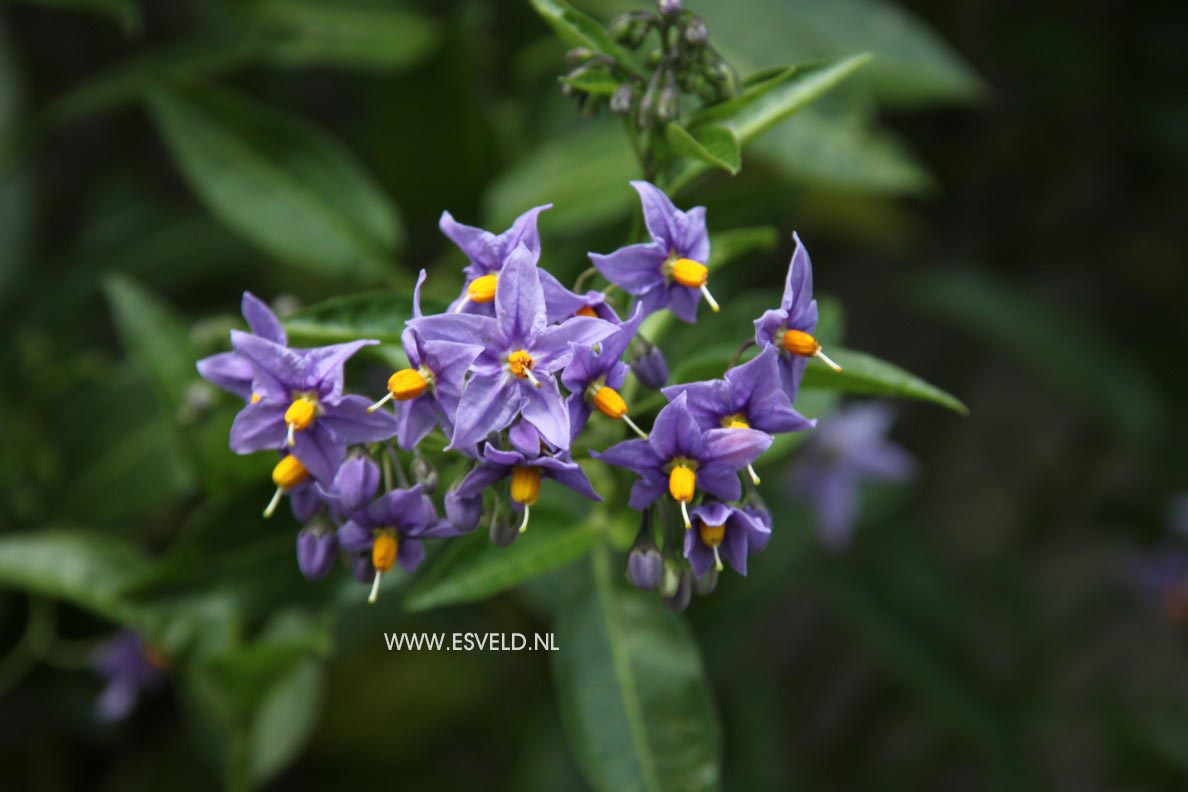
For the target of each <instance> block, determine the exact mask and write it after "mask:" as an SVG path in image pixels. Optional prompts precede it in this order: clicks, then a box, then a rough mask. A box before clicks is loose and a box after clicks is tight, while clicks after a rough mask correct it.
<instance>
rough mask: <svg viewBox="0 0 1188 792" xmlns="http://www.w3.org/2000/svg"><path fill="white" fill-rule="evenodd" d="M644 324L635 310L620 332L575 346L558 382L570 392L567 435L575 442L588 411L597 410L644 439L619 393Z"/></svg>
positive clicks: (637, 309)
mask: <svg viewBox="0 0 1188 792" xmlns="http://www.w3.org/2000/svg"><path fill="white" fill-rule="evenodd" d="M643 320H644V315H643V309H642V308H641V307H640V306H638V305H637V306H636V307H635V313H634V314H632V316H631V318H630V319H628V320H627V321H626V322H623V323H622V324H621V325H619V329H618V330H617V331H616V332H615V333H613V334H612V335H610V336H609V337H607V338H606V340H604V341H602V342H601V343H598V344H582V345H577V344H575V345H574V347H573V359H572V360H570V362H569V365H567V366H566V367H565V370H564V371H563V372H562V373H561V382H562V383H563V384H564V385H565V387H566V388H568V389H569V398H568V399H566V406H567V407H568V409H569V427H570V429H569V434H570V437H572V438H576V437H577V436H578V434H579V433H581V431H582V429H583V428H585V426H586V422H587V421H588V420H590V411H591V409H593V408H594V407H597V408H598V410H599V412H601V413H602V414H603V415H605V416H606V417H608V418H612V419H615V420H620V419H621V420H623V421H625V422H626V423H627V425H628V426H630V427H631V428H632V429H633V430H634V431H635V432H636V434H638V435H639V436H640V437H642V438H645V439H646V438H647V434H646V433H645V432H644V431H643V430H642V429H640V428H639V427H638V426H636V425H635V423H634V422H633V421H632V420H631V419H630V418H628V417H627V404H626V402H624V401H623V398H622V396H620V395H619V390H620V389H621V388H622V387H623V383H624V382H626V380H627V372H629V371H630V370H631V369H630V367H628V365H627V364H626V363H624V362H623V361H622V357H623V353H624V352H626V351H627V347H628V346H630V344H631V340H632V339H633V338H635V334H636V333H637V332H638V331H639V325H640V323H641V322H643Z"/></svg>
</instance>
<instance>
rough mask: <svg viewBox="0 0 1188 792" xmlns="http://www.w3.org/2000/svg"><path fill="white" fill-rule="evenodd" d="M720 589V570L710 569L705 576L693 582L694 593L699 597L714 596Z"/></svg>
mask: <svg viewBox="0 0 1188 792" xmlns="http://www.w3.org/2000/svg"><path fill="white" fill-rule="evenodd" d="M717 587H718V568H717V567H714V566H712V567H710V568H709V569H707V570H706V572H705V574H704V575H702V576H701V577H699V578H696V579H695V580H694V581H693V593H694V594H696V595H697V596H699V597H704V596H705V595H707V594H712V593H713V592H714V589H716V588H717Z"/></svg>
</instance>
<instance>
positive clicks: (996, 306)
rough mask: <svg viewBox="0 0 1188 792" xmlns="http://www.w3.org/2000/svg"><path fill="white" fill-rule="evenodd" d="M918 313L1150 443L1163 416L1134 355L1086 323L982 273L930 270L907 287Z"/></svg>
mask: <svg viewBox="0 0 1188 792" xmlns="http://www.w3.org/2000/svg"><path fill="white" fill-rule="evenodd" d="M911 294H912V296H913V298H914V301H915V303H916V304H917V305H918V306H919V307H920V308H921V309H923V310H924V311H926V312H927V313H929V314H931V315H932V316H935V317H937V318H939V319H941V320H943V321H946V322H948V323H950V324H951V325H953V326H954V327H958V328H961V329H963V330H965V331H966V332H967V333H969V334H970V335H972V336H973V337H975V338H977V339H978V340H980V341H982V342H983V343H985V344H987V345H989V346H991V347H992V348H994V349H997V350H999V351H1001V352H1002V353H1003V354H1005V355H1006V356H1007V357H1008V358H1010V359H1011V360H1014V361H1017V362H1018V363H1019V364H1020V365H1021V366H1023V367H1025V368H1026V369H1027V370H1028V371H1030V372H1031V374H1032V376H1034V377H1035V378H1036V380H1038V381H1039V382H1043V383H1045V384H1047V385H1048V386H1049V387H1052V388H1054V389H1055V390H1057V391H1059V392H1060V393H1061V394H1062V395H1063V396H1064V397H1066V398H1068V399H1069V400H1070V401H1071V402H1072V403H1074V404H1079V405H1081V408H1082V409H1083V410H1085V411H1086V412H1088V413H1090V414H1093V415H1097V416H1099V417H1100V418H1101V419H1102V421H1103V423H1104V425H1106V426H1109V427H1112V428H1115V429H1117V430H1119V431H1120V432H1121V433H1123V434H1125V435H1129V436H1131V437H1134V438H1136V439H1138V440H1141V441H1147V440H1150V439H1152V438H1153V437H1154V436H1155V434H1156V432H1157V430H1158V427H1159V425H1160V421H1161V417H1162V415H1163V412H1164V407H1163V404H1162V402H1161V400H1160V396H1159V393H1158V391H1157V390H1156V389H1155V386H1154V384H1153V383H1152V381H1151V378H1150V376H1149V375H1148V374H1147V372H1146V371H1144V370H1143V369H1142V368H1141V366H1139V365H1138V364H1137V363H1136V361H1135V359H1134V357H1133V355H1131V354H1130V352H1129V351H1128V350H1127V349H1126V348H1125V347H1124V346H1123V345H1122V344H1120V343H1119V336H1117V335H1107V334H1105V333H1103V332H1102V331H1101V330H1100V329H1099V327H1098V326H1095V325H1094V324H1093V323H1091V322H1090V321H1089V320H1088V319H1086V318H1085V317H1082V316H1078V315H1076V314H1074V313H1072V312H1070V311H1069V310H1067V309H1066V308H1064V307H1062V306H1061V305H1059V304H1056V303H1052V302H1050V301H1048V300H1044V299H1041V298H1040V297H1038V296H1036V295H1034V294H1031V293H1028V292H1027V291H1026V290H1024V289H1021V288H1019V287H1017V286H1014V285H1012V284H1010V283H1008V282H1005V281H1002V280H999V279H996V278H994V277H993V276H990V275H988V274H981V273H976V272H949V273H935V274H932V275H927V276H924V277H923V278H918V279H916V280H914V281H913V282H912V292H911Z"/></svg>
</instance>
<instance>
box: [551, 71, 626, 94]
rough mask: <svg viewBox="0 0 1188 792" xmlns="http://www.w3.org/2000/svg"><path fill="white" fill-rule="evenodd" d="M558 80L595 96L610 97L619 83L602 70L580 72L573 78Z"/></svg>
mask: <svg viewBox="0 0 1188 792" xmlns="http://www.w3.org/2000/svg"><path fill="white" fill-rule="evenodd" d="M558 80H560V82H562V83H563V84H565V85H570V86H572V87H574V88H576V89H578V90H579V91H583V92H584V93H588V94H594V95H595V96H610V95H611V94H613V93H614V92H615V90H616V89H617V88H618V87H619V81H618V80H617V79H615V77H614V76H613V75H611V74H609V73H607V72H605V71H602V70H597V71H587V72H582V73H581V74H577V75H574V76H573V77H559V78H558Z"/></svg>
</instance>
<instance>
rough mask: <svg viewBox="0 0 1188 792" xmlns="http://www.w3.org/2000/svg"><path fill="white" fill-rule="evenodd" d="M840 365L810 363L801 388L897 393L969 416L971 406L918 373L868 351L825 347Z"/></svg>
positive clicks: (877, 394) (893, 394) (900, 395)
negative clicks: (926, 380) (912, 372)
mask: <svg viewBox="0 0 1188 792" xmlns="http://www.w3.org/2000/svg"><path fill="white" fill-rule="evenodd" d="M824 351H825V353H826V354H828V355H829V357H831V358H832V359H833V360H834V361H835V362H836V363H837V364H838V365H839V366H841V367H842V370H841V371H840V372H837V371H834V370H833V369H831V368H829V367H828V366H826V365H825V364H824V363H822V362H821V361H819V360H813V361H812V362H810V363H809V367H808V369H806V370H805V373H804V381H803V383H802V384H801V387H803V388H808V389H813V388H819V389H825V390H835V391H842V392H843V393H861V394H865V395H869V396H894V397H896V398H900V399H919V400H921V401H928V402H932V403H934V404H939V405H940V406H942V407H947V408H949V409H950V410H952V411H953V412H956V413H960V414H961V415H969V408H968V407H966V406H965V405H964V404H962V403H961V402H960V401H959V400H958V399H957V398H956V397H955V396H953V395H952V394H950V393H946V392H945V391H943V390H941V389H940V388H938V387H936V386H935V385H929V384H928V383H927V382H925V381H924V380H922V379H920V378H919V377H917V376H916V375H915V374H909V373H908V372H906V371H904V370H903V369H901V368H899V367H898V366H895V365H892V364H891V363H887V362H885V361H882V360H879V359H878V358H876V357H873V356H871V355H868V354H866V353H865V352H855V351H853V350H850V349H842V348H840V347H830V348H829V349H826V350H824Z"/></svg>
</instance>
